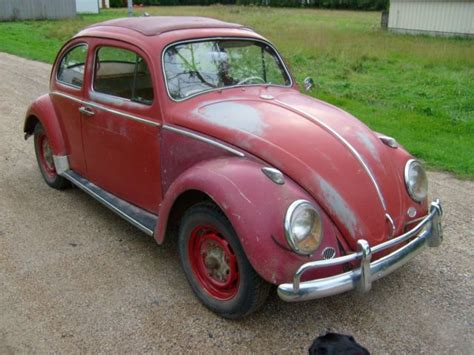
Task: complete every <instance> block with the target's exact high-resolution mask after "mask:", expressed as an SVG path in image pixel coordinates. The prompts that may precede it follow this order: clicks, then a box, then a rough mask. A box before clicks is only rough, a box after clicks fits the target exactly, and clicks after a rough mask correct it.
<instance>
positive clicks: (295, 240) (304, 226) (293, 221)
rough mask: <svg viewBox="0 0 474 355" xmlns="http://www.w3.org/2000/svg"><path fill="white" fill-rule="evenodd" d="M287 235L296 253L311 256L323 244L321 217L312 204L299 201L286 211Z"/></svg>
mask: <svg viewBox="0 0 474 355" xmlns="http://www.w3.org/2000/svg"><path fill="white" fill-rule="evenodd" d="M285 233H286V239H287V240H288V244H289V245H290V246H291V248H292V249H293V250H294V251H295V252H297V253H298V254H303V255H309V254H311V253H313V252H314V251H315V250H316V249H317V248H318V246H319V244H320V243H321V236H322V223H321V216H320V215H319V213H318V211H316V209H315V208H314V207H313V205H311V203H309V202H308V201H305V200H297V201H295V202H293V203H292V204H291V205H290V207H288V210H287V211H286V216H285Z"/></svg>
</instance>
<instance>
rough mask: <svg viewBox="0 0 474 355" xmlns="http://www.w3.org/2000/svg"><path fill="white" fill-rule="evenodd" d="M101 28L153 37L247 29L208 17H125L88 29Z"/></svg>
mask: <svg viewBox="0 0 474 355" xmlns="http://www.w3.org/2000/svg"><path fill="white" fill-rule="evenodd" d="M99 26H100V27H101V26H110V27H120V28H126V29H129V30H132V31H136V32H139V33H141V34H143V35H145V36H155V35H158V34H161V33H165V32H170V31H176V30H189V29H206V28H230V29H247V28H246V27H245V26H243V25H239V24H236V23H230V22H224V21H220V20H216V19H212V18H208V17H197V16H147V17H127V18H119V19H114V20H109V21H104V22H100V23H96V24H94V25H92V26H89V27H88V29H90V28H95V27H99Z"/></svg>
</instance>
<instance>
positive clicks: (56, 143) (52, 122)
mask: <svg viewBox="0 0 474 355" xmlns="http://www.w3.org/2000/svg"><path fill="white" fill-rule="evenodd" d="M38 121H39V122H40V123H41V124H42V126H43V128H44V130H45V131H46V135H47V136H48V140H49V144H50V145H51V149H52V150H53V153H54V155H67V149H66V145H65V142H64V138H63V134H62V131H61V126H60V124H59V120H58V117H57V115H56V111H55V110H54V106H53V103H52V101H51V98H50V96H49V95H48V94H45V95H42V96H40V97H38V98H37V99H36V100H35V101H34V102H33V103H32V104H31V105H30V107H28V110H27V112H26V116H25V123H24V125H23V132H25V139H27V138H28V137H29V136H31V135H33V133H34V129H35V126H36V123H37V122H38Z"/></svg>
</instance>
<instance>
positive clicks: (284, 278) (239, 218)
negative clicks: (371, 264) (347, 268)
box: [155, 158, 340, 284]
mask: <svg viewBox="0 0 474 355" xmlns="http://www.w3.org/2000/svg"><path fill="white" fill-rule="evenodd" d="M262 167H263V166H262V165H261V164H259V163H257V162H254V161H250V160H246V159H241V158H218V159H214V160H210V161H204V162H201V163H198V164H196V165H194V166H193V167H191V168H189V169H188V170H187V171H185V172H184V173H183V174H181V175H180V176H179V177H178V178H177V179H176V180H175V181H174V182H173V184H172V185H171V186H170V188H169V190H168V191H167V193H166V195H165V196H164V200H163V203H162V205H161V207H160V214H159V219H158V223H157V229H156V231H155V237H156V239H157V242H158V243H160V244H161V243H162V242H163V240H164V237H165V236H164V234H165V231H166V225H167V222H168V217H169V214H170V210H171V208H172V206H173V204H174V202H175V201H176V200H177V199H178V198H179V196H180V195H181V194H183V193H185V192H186V191H189V190H197V191H201V192H203V193H205V194H206V195H207V196H209V197H210V198H211V199H212V200H213V201H214V202H215V203H216V204H217V205H218V206H219V207H220V208H221V210H222V211H223V212H224V214H225V215H226V216H227V218H228V219H229V221H230V223H231V224H232V226H233V228H234V230H235V232H236V233H237V235H238V237H239V239H240V243H241V245H242V247H243V249H244V251H245V253H246V255H247V258H248V259H249V261H250V263H251V264H252V266H253V267H254V269H255V270H256V271H257V273H258V274H260V276H261V277H262V278H264V279H265V280H267V281H268V282H271V283H276V284H278V283H282V282H290V281H291V280H292V277H293V274H294V273H295V271H296V270H297V269H298V267H299V266H301V265H302V264H303V263H305V262H308V261H310V260H320V259H321V254H322V251H323V250H324V249H325V248H326V247H333V248H334V249H335V250H336V253H337V254H336V255H339V253H340V251H339V248H338V244H337V239H336V234H337V230H336V228H335V227H334V225H333V223H332V222H331V221H330V219H329V218H328V217H327V216H326V215H325V213H324V212H323V211H322V209H321V208H319V206H317V204H316V203H315V202H314V200H313V199H312V198H311V197H310V196H309V195H308V194H307V193H306V192H305V191H304V190H302V189H301V188H300V187H299V186H298V185H296V184H295V183H294V182H293V181H292V180H290V179H289V178H286V180H285V184H283V185H277V184H275V183H274V182H272V181H271V180H270V179H269V178H268V177H267V176H265V175H264V174H263V173H262V171H261V168H262ZM297 199H306V200H309V201H311V202H312V203H313V204H314V205H315V206H316V208H317V209H318V210H319V212H320V213H321V216H322V219H323V230H324V238H323V242H322V243H321V245H320V246H319V248H318V249H317V250H316V252H315V253H314V254H313V256H311V257H306V256H301V255H297V254H296V253H294V252H293V251H292V250H290V249H289V246H288V243H287V242H286V237H285V233H284V226H283V225H284V216H285V213H286V210H287V208H288V206H289V205H290V204H291V203H292V202H293V201H295V200H297ZM336 272H340V269H339V268H338V267H337V268H334V269H327V270H324V271H319V270H318V271H316V272H315V273H312V274H311V275H309V276H310V277H318V276H319V277H324V276H329V274H332V273H336Z"/></svg>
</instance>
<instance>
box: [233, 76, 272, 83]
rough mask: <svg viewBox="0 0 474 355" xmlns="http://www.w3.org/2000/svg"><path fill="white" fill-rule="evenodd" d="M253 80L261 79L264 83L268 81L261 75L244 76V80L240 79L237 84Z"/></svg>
mask: <svg viewBox="0 0 474 355" xmlns="http://www.w3.org/2000/svg"><path fill="white" fill-rule="evenodd" d="M251 80H260V81H261V82H262V83H266V81H265V80H263V79H262V78H261V77H259V76H249V77H248V78H243V79H242V80H240V81H239V82H238V83H237V84H236V85H241V84H245V83H247V82H249V81H251Z"/></svg>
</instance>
